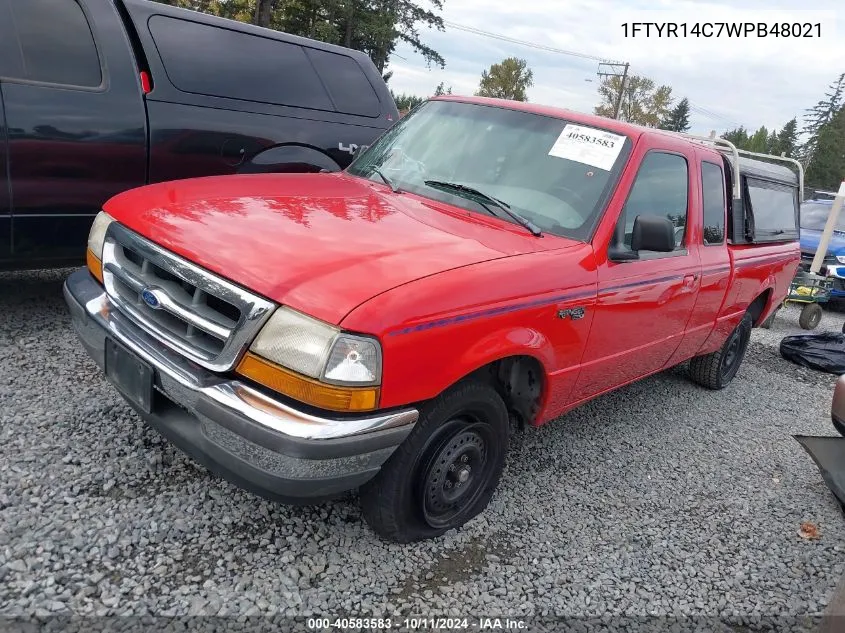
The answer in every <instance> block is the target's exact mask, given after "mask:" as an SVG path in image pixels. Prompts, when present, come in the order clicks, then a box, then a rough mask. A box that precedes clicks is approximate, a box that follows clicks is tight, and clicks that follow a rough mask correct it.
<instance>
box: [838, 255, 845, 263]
mask: <svg viewBox="0 0 845 633" xmlns="http://www.w3.org/2000/svg"><path fill="white" fill-rule="evenodd" d="M836 261H838V262H839V263H840V264H845V255H837V256H836Z"/></svg>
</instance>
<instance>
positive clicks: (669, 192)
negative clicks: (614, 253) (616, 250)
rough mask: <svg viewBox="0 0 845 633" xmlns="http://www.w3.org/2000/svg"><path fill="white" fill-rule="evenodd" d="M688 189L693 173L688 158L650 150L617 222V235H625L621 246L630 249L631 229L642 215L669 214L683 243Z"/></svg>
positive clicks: (676, 239)
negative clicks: (688, 165)
mask: <svg viewBox="0 0 845 633" xmlns="http://www.w3.org/2000/svg"><path fill="white" fill-rule="evenodd" d="M688 189H689V173H688V171H687V161H686V159H685V158H683V157H682V156H678V155H677V154H665V153H663V152H649V153H648V154H646V157H645V158H644V159H643V162H642V164H641V165H640V169H639V171H638V172H637V178H636V180H635V181H634V185H633V186H632V187H631V193H630V194H629V195H628V200H627V202H625V208H624V209H623V210H622V215H621V216H620V218H619V224H618V225H617V236H618V237H622V240H621V241H622V244H621V245H620V247H621V248H623V249H627V250H630V248H631V233H632V232H633V230H634V220H635V219H636V218H637V216H638V215H662V216H665V217H667V218H669V219H670V220H672V224H674V225H675V244H676V245H677V246H680V245H681V244H683V243H684V234H685V228H686V224H687V195H688ZM623 227H624V228H623ZM623 231H624V232H623ZM620 233H621V234H622V235H621V236H620Z"/></svg>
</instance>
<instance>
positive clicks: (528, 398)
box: [465, 356, 545, 427]
mask: <svg viewBox="0 0 845 633" xmlns="http://www.w3.org/2000/svg"><path fill="white" fill-rule="evenodd" d="M544 376H545V372H544V370H543V366H542V364H541V363H540V361H538V360H537V359H536V358H533V357H531V356H508V357H507V358H502V359H499V360H497V361H493V362H492V363H489V364H487V365H484V366H483V367H480V368H479V369H477V370H475V371H474V372H472V373H471V374H470V375H469V376H467V377H466V378H465V380H483V381H485V382H487V383H489V384H491V385H492V386H493V387H495V389H496V391H498V392H499V395H500V396H502V399H503V400H504V401H505V405H506V406H507V408H508V412H509V413H510V416H511V420H512V421H514V422H516V423H517V425H518V426H520V427H522V426H525V424H527V423H529V422H531V421H532V420H533V419H534V418H536V417H537V414H538V413H539V412H540V404H541V403H542V398H543V389H544V386H545V385H544V383H545V380H544Z"/></svg>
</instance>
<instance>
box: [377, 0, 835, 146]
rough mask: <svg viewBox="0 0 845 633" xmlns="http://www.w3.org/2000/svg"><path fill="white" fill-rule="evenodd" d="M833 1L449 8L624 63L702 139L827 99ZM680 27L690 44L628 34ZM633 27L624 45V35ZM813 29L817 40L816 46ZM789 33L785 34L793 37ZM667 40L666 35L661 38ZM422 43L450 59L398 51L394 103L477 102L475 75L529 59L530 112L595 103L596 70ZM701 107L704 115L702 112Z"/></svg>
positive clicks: (473, 20)
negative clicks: (428, 62) (772, 30)
mask: <svg viewBox="0 0 845 633" xmlns="http://www.w3.org/2000/svg"><path fill="white" fill-rule="evenodd" d="M838 4H839V2H838V0H815V2H814V5H813V7H812V9H811V10H796V9H794V8H793V7H794V6H795V3H794V2H791V1H790V0H766V1H763V0H746V1H745V2H743V6H742V7H741V8H739V7H736V6H735V4H731V3H729V0H724V1H721V0H708V1H705V2H692V1H689V0H650V1H649V2H643V1H642V0H633V1H632V0H565V1H562V0H536V1H535V2H532V3H514V2H513V1H512V0H447V1H446V2H445V7H444V12H443V18H444V20H446V21H447V22H450V23H453V24H457V25H466V26H470V27H474V28H477V29H481V30H484V31H488V32H492V33H498V34H502V35H505V36H507V37H511V38H516V39H520V40H525V41H529V42H533V43H536V44H540V45H544V46H550V47H555V48H560V49H564V50H568V51H575V52H579V53H585V54H588V55H593V56H596V57H600V58H605V59H612V60H620V61H627V62H630V64H631V72H632V73H634V74H638V75H645V76H647V77H650V78H652V79H654V80H655V82H657V83H658V84H667V85H670V86H671V87H672V90H673V95H675V96H676V97H677V98H681V97H683V96H686V97H688V98H689V99H690V101H691V102H692V104H693V106H694V108H693V113H692V117H691V122H692V124H693V127H694V128H695V129H696V130H697V131H702V132H709V131H710V130H711V129H715V130H717V131H723V130H725V129H727V128H730V127H734V126H735V125H744V126H746V127H749V128H757V127H759V126H760V125H766V126H767V127H769V128H772V127H780V126H782V125H783V124H784V123H785V122H786V121H788V120H789V119H791V118H792V117H794V116H797V117H798V118H799V120H800V118H801V115H802V114H803V112H804V110H805V109H807V108H809V107H811V106H812V105H814V104H815V103H816V102H817V101H818V100H819V99H820V98H822V96H823V95H824V92H825V89H826V87H827V86H828V85H829V84H830V83H831V82H832V81H833V80H834V79H835V78H836V77H837V76H838V75H839V74H840V73H842V72H845V46H843V45H842V41H843V39H842V35H841V34H840V33H838V30H839V29H838V28H837V27H838V25H837V24H836V11H837V5H838ZM635 22H636V23H640V24H642V23H655V24H665V23H675V24H677V25H679V26H678V28H677V30H678V32H679V34H680V33H682V27H681V26H680V25H682V24H686V25H687V37H666V36H665V35H664V36H663V37H658V36H657V33H656V28H655V26H653V25H652V26H650V27H649V33H648V34H646V33H644V32H643V27H642V26H641V27H639V32H638V33H636V34H634V33H632V27H631V24H632V23H635ZM722 22H724V23H731V24H733V23H746V22H749V23H757V22H763V23H765V24H767V25H770V24H774V23H778V24H783V23H787V24H789V25H793V24H799V25H803V24H810V25H813V26H811V27H810V28H809V29H805V28H804V27H801V29H800V30H801V31H802V32H804V31H805V30H809V31H810V32H811V34H812V35H813V37H800V38H795V37H789V38H784V37H774V36H771V35H767V36H766V37H752V36H747V37H736V36H734V37H727V36H726V35H725V34H724V27H723V35H722V37H695V36H693V35H692V33H691V31H692V29H693V25H694V24H696V23H710V24H712V25H713V26H711V27H706V28H705V32H710V29H712V32H713V33H714V34H715V33H716V32H717V30H718V28H719V23H722ZM626 23H627V24H628V33H627V37H626V34H625V30H624V28H623V26H622V25H623V24H626ZM816 24H820V27H819V28H820V30H821V36H820V37H817V35H818V33H817V27H815V25H816ZM792 28H793V27H791V26H790V30H792ZM664 33H665V30H664ZM423 38H424V41H425V42H426V43H427V44H429V45H430V46H432V48H434V49H435V50H437V51H439V52H440V53H441V54H442V55H443V56H444V57H445V58H446V68H445V69H443V70H440V69H435V68H433V69H427V68H426V66H425V63H424V61H423V60H422V58H421V57H420V56H419V55H417V54H416V53H414V52H413V51H412V50H411V49H410V48H408V47H405V46H402V47H400V48H399V49H398V50H397V54H398V55H400V56H401V57H403V58H404V59H400V58H396V57H395V58H394V59H393V60H392V63H391V64H390V67H389V69H390V70H393V71H394V74H393V77H392V78H391V80H390V86H391V88H392V89H393V90H394V91H396V92H411V93H414V94H418V95H421V96H424V95H429V94H431V93H432V92H433V91H434V87H435V86H436V85H437V84H438V83H440V82H441V81H443V82H445V83H446V84H447V85H452V87H453V90H454V92H456V93H462V94H472V93H473V92H474V91H475V90H476V89H477V87H478V79H479V77H480V74H481V71H482V70H484V69H486V68H488V67H489V66H490V65H491V64H493V63H495V62H498V61H501V60H502V59H503V58H505V57H508V56H518V57H522V58H525V59H526V60H527V61H528V64H529V66H530V67H531V69H532V70H533V71H534V87H533V88H531V89H530V90H529V92H528V96H529V99H530V100H531V101H533V102H538V103H547V104H549V105H556V106H562V107H567V108H570V109H573V110H579V111H582V112H591V111H592V109H593V107H594V106H595V105H596V103H597V92H596V89H597V87H598V81H599V80H598V78H597V77H596V74H595V73H596V70H597V61H593V60H585V59H581V58H578V57H574V56H569V55H561V54H557V53H551V52H547V51H542V50H537V49H534V48H529V47H525V46H521V45H519V44H513V43H508V42H503V41H499V40H495V39H492V38H487V37H483V36H479V35H473V34H470V33H467V32H464V31H461V30H457V29H455V28H450V27H448V26H447V28H446V32H445V33H440V32H435V31H431V32H427V33H423ZM699 108H700V109H699Z"/></svg>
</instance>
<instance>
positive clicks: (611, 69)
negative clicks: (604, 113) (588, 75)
mask: <svg viewBox="0 0 845 633" xmlns="http://www.w3.org/2000/svg"><path fill="white" fill-rule="evenodd" d="M602 67H604V70H603V68H602ZM629 67H630V64H629V63H628V62H625V63H624V64H622V63H619V64H614V63H609V62H602V63H601V64H599V70H598V72H597V73H596V74H597V75H598V76H599V77H621V78H622V81H621V82H619V92H618V94H617V95H616V103H614V104H613V118H614V119H618V118H619V110H620V109H621V108H622V97H623V96H624V95H625V85H626V84H627V83H628V68H629Z"/></svg>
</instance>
